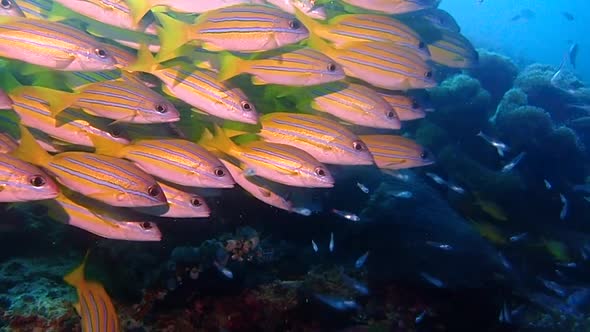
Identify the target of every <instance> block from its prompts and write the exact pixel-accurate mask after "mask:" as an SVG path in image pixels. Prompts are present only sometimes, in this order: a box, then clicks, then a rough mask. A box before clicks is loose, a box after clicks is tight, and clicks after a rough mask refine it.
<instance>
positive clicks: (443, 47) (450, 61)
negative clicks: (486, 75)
mask: <svg viewBox="0 0 590 332" xmlns="http://www.w3.org/2000/svg"><path fill="white" fill-rule="evenodd" d="M440 33H441V38H440V39H439V40H437V41H434V42H432V43H430V44H429V45H428V49H429V50H430V54H431V59H432V61H434V62H436V63H440V64H442V65H445V66H447V67H451V68H471V67H474V66H475V65H477V63H478V62H479V54H478V53H477V51H476V50H475V48H474V47H473V45H472V44H471V42H470V41H469V40H468V39H467V38H465V37H463V35H461V34H460V33H456V32H452V31H444V30H441V31H440Z"/></svg>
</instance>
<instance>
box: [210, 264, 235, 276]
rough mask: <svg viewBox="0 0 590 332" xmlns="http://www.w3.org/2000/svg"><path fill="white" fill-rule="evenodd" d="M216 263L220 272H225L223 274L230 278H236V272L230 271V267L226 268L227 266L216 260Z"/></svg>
mask: <svg viewBox="0 0 590 332" xmlns="http://www.w3.org/2000/svg"><path fill="white" fill-rule="evenodd" d="M213 264H214V265H215V267H217V269H218V270H219V272H221V273H223V275H224V276H225V277H226V278H228V279H233V278H234V274H233V272H232V271H230V270H229V269H228V268H226V267H225V266H221V264H219V263H217V262H214V263H213Z"/></svg>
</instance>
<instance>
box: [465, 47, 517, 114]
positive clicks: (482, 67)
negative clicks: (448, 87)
mask: <svg viewBox="0 0 590 332" xmlns="http://www.w3.org/2000/svg"><path fill="white" fill-rule="evenodd" d="M478 53H479V64H478V65H477V66H476V67H474V68H472V69H470V70H469V75H470V76H472V77H474V78H476V79H477V80H478V81H479V82H480V83H481V85H482V87H483V88H484V89H486V90H487V91H488V92H489V93H490V95H491V98H492V102H493V103H494V104H497V103H498V102H499V101H500V99H502V96H504V93H506V91H508V90H510V89H511V88H512V84H513V83H514V79H516V76H517V75H518V68H517V67H516V65H515V64H514V62H512V60H511V59H510V58H508V57H506V56H504V55H501V54H498V53H494V52H490V51H487V50H483V49H478Z"/></svg>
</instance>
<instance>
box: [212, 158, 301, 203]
mask: <svg viewBox="0 0 590 332" xmlns="http://www.w3.org/2000/svg"><path fill="white" fill-rule="evenodd" d="M221 162H222V163H223V164H224V165H225V167H227V169H228V170H229V172H230V174H231V176H232V177H233V178H234V180H236V183H237V184H238V185H239V186H240V187H242V189H244V190H245V191H247V192H249V193H250V194H251V195H252V196H254V197H256V198H257V199H259V200H260V201H262V202H264V203H266V204H268V205H270V206H274V207H276V208H279V209H281V210H285V211H289V212H291V209H292V208H293V206H292V204H291V202H290V201H288V200H286V199H285V198H284V197H282V196H281V195H279V194H277V193H275V192H273V191H272V190H271V189H269V188H267V187H266V186H263V185H260V184H257V183H255V182H254V181H255V180H254V177H248V176H246V175H245V174H244V171H243V170H242V169H240V168H239V167H238V166H236V165H234V164H232V163H231V162H229V161H226V160H223V159H222V160H221Z"/></svg>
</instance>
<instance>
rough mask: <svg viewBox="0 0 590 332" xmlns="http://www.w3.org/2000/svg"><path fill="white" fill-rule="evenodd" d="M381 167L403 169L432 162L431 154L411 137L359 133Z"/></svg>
mask: <svg viewBox="0 0 590 332" xmlns="http://www.w3.org/2000/svg"><path fill="white" fill-rule="evenodd" d="M360 137H361V139H362V140H363V142H365V144H367V146H368V147H369V150H370V151H371V154H372V155H373V158H374V159H375V164H376V165H377V167H379V168H381V169H393V170H396V169H404V168H412V167H420V166H426V165H430V164H432V163H434V159H433V156H432V154H431V153H430V152H429V151H428V150H426V149H425V148H424V147H422V146H421V145H420V144H418V143H416V142H414V141H412V140H411V139H408V138H405V137H403V136H397V135H361V136H360Z"/></svg>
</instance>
